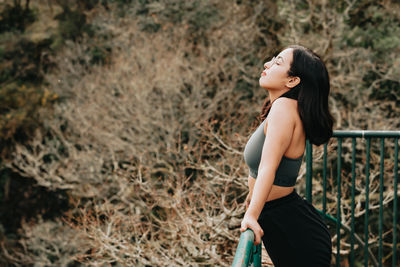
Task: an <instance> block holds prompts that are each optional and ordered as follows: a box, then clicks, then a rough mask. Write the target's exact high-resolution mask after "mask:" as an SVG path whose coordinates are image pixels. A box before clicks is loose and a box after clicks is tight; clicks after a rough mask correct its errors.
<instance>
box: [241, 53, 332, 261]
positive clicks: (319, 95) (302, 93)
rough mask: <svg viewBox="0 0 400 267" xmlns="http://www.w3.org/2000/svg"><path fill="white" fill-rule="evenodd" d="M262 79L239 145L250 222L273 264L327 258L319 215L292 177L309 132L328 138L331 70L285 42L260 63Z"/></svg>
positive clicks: (312, 137)
mask: <svg viewBox="0 0 400 267" xmlns="http://www.w3.org/2000/svg"><path fill="white" fill-rule="evenodd" d="M264 68H265V70H264V71H263V72H262V73H261V77H260V81H259V82H260V86H261V87H263V88H265V89H266V90H267V91H268V93H269V99H268V101H266V102H265V103H264V106H263V109H262V114H261V119H262V120H263V121H262V123H261V124H260V125H259V127H258V128H257V129H256V130H255V132H254V133H253V135H252V136H251V138H250V139H249V141H248V143H247V144H246V148H245V150H244V158H245V161H246V163H247V165H248V166H249V169H250V175H249V178H248V186H249V194H248V196H247V199H246V207H247V211H246V213H245V215H244V218H243V220H242V223H241V231H245V230H246V229H248V228H250V229H252V230H253V231H254V233H255V244H259V243H260V242H261V238H262V241H263V243H264V246H265V248H266V250H267V252H268V254H269V256H270V258H271V260H272V262H273V263H274V265H275V266H276V267H281V266H291V267H293V266H318V267H322V266H330V262H331V252H332V247H331V236H330V234H329V231H328V229H327V226H326V224H325V223H324V221H323V220H322V217H321V215H320V214H319V213H318V212H317V211H316V209H315V208H314V207H313V206H312V204H310V203H309V202H308V201H306V200H305V199H303V198H302V197H300V196H299V195H298V194H297V192H296V190H295V189H294V185H295V183H296V179H297V175H298V171H299V168H300V165H301V161H302V158H303V154H304V150H305V142H306V139H308V140H309V141H310V142H311V143H312V144H315V145H321V144H323V143H326V142H327V141H328V140H329V138H330V137H331V136H332V125H333V119H332V116H331V114H330V113H329V109H328V95H329V90H330V86H329V75H328V72H327V70H326V67H325V65H324V63H323V62H322V60H321V59H320V57H319V56H318V55H317V54H315V53H314V52H312V51H311V50H309V49H307V48H304V47H302V46H290V47H288V48H286V49H284V50H283V51H282V52H280V53H279V55H278V56H276V57H274V58H273V59H272V60H270V61H269V62H267V63H265V64H264Z"/></svg>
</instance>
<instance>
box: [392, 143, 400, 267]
mask: <svg viewBox="0 0 400 267" xmlns="http://www.w3.org/2000/svg"><path fill="white" fill-rule="evenodd" d="M394 141H395V145H394V181H393V185H394V186H393V188H394V196H393V255H392V266H393V267H395V266H397V265H396V264H397V262H396V261H397V257H396V254H397V244H396V243H397V223H398V221H397V182H398V181H397V178H398V163H399V138H396V139H395V140H394Z"/></svg>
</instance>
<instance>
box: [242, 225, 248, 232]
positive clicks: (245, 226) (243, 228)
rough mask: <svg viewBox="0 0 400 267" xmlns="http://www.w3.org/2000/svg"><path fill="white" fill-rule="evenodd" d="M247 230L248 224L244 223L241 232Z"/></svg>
mask: <svg viewBox="0 0 400 267" xmlns="http://www.w3.org/2000/svg"><path fill="white" fill-rule="evenodd" d="M246 229H247V224H246V223H242V225H241V227H240V232H244V231H246Z"/></svg>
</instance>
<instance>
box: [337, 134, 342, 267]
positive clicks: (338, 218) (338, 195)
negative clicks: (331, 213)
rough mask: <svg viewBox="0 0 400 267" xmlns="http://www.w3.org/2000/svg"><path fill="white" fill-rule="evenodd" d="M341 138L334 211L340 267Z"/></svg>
mask: <svg viewBox="0 0 400 267" xmlns="http://www.w3.org/2000/svg"><path fill="white" fill-rule="evenodd" d="M341 174H342V138H338V154H337V211H336V220H337V225H336V235H337V240H336V241H337V243H336V248H337V253H336V266H338V267H340V228H341V218H340V199H341V190H340V189H341V184H342V181H341V180H342V175H341Z"/></svg>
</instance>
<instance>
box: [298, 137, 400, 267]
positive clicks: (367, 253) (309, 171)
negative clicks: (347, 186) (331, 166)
mask: <svg viewBox="0 0 400 267" xmlns="http://www.w3.org/2000/svg"><path fill="white" fill-rule="evenodd" d="M333 138H336V139H337V141H338V145H337V203H336V204H337V212H336V218H334V217H332V216H331V215H329V214H327V213H326V190H327V183H326V179H327V145H326V144H325V145H324V151H323V170H322V176H323V177H322V178H323V180H322V182H323V192H322V197H323V198H322V211H320V210H318V211H319V212H320V213H321V214H322V215H323V216H324V217H325V218H326V219H328V220H329V221H331V222H333V223H334V224H335V225H336V234H337V240H336V243H337V252H336V266H340V243H341V233H340V229H344V230H345V231H347V232H348V233H349V234H350V255H349V260H350V262H349V263H350V266H354V264H355V262H354V260H355V257H354V254H355V253H354V252H355V251H354V250H355V248H354V242H357V243H358V244H359V245H360V248H362V249H363V252H364V253H363V254H364V266H366V267H367V266H369V264H372V265H373V266H383V263H384V261H383V231H384V230H383V215H384V213H383V209H384V206H383V190H384V184H383V177H384V173H388V174H391V173H392V171H393V172H394V173H393V176H394V179H393V187H394V192H393V229H392V230H391V231H392V232H393V241H392V253H391V254H392V255H391V258H392V266H393V267H394V266H397V257H398V255H399V251H397V247H398V245H397V242H398V241H397V224H398V208H397V198H398V196H397V187H398V154H399V145H398V141H399V138H400V131H334V133H333ZM344 138H351V139H352V143H351V159H352V163H351V191H350V192H351V222H350V227H349V226H347V225H344V224H342V221H341V198H342V196H341V186H342V178H341V175H342V141H343V139H344ZM357 138H362V139H365V140H366V142H365V144H366V147H365V150H366V155H365V161H364V162H365V177H364V178H365V201H364V205H365V206H364V208H365V214H364V225H363V228H364V238H363V239H362V238H361V237H360V236H359V235H357V234H356V233H355V224H354V221H355V218H354V208H355V191H356V187H355V179H356V175H355V167H356V164H355V162H356V139H357ZM373 138H376V139H380V146H379V147H380V156H379V159H380V164H379V167H380V170H379V185H380V186H379V216H378V217H379V221H378V226H379V227H378V235H379V239H378V241H377V244H376V245H374V246H373V247H374V248H378V253H377V254H376V255H375V254H373V253H372V251H371V247H372V246H371V245H369V242H368V239H369V234H370V233H369V227H370V216H369V215H370V214H369V213H370V211H369V193H370V192H369V187H370V171H371V166H372V165H371V162H370V159H371V139H373ZM387 138H392V139H394V164H393V166H394V170H390V171H389V170H384V158H385V157H384V149H385V139H387ZM385 171H386V172H385ZM312 176H313V151H312V145H311V144H310V142H309V141H308V140H307V144H306V190H305V196H306V199H307V200H308V201H310V202H312ZM386 259H388V258H387V257H386Z"/></svg>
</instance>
